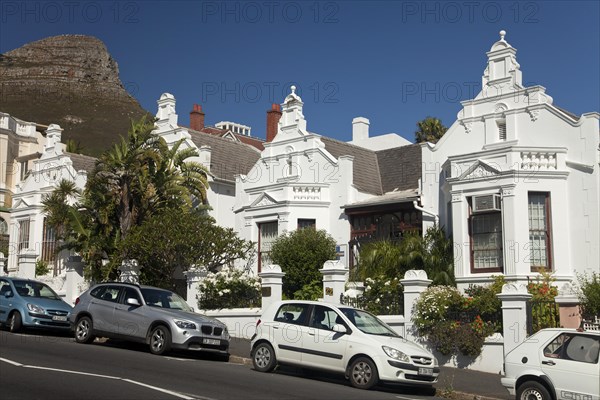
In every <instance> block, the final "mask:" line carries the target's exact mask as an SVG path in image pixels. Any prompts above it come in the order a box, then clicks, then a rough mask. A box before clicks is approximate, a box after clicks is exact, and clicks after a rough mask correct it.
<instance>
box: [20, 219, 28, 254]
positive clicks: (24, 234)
mask: <svg viewBox="0 0 600 400" xmlns="http://www.w3.org/2000/svg"><path fill="white" fill-rule="evenodd" d="M18 248H19V251H21V250H23V249H28V248H29V219H22V220H20V221H19V245H18Z"/></svg>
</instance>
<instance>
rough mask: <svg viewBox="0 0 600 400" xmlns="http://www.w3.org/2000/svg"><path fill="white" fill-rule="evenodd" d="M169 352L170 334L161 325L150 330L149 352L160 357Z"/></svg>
mask: <svg viewBox="0 0 600 400" xmlns="http://www.w3.org/2000/svg"><path fill="white" fill-rule="evenodd" d="M169 350H171V332H169V330H168V329H167V328H166V327H165V326H163V325H159V326H157V327H156V328H154V329H152V333H151V334H150V352H151V353H152V354H156V355H161V354H165V353H168V352H169Z"/></svg>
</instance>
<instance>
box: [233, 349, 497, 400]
mask: <svg viewBox="0 0 600 400" xmlns="http://www.w3.org/2000/svg"><path fill="white" fill-rule="evenodd" d="M229 362H230V363H233V364H241V365H252V359H250V358H246V357H240V356H234V355H230V356H229ZM435 395H436V396H437V397H443V398H446V399H455V400H505V399H501V398H498V397H486V396H481V395H478V394H474V393H466V392H458V391H453V392H452V393H451V394H444V393H443V391H442V390H440V389H437V390H436V393H435Z"/></svg>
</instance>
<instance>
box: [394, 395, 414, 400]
mask: <svg viewBox="0 0 600 400" xmlns="http://www.w3.org/2000/svg"><path fill="white" fill-rule="evenodd" d="M396 398H397V399H402V400H416V399H414V398H412V397H403V396H396Z"/></svg>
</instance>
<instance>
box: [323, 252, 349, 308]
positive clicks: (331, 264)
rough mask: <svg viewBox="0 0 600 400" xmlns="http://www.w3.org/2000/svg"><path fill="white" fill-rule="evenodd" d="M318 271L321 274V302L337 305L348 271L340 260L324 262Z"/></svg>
mask: <svg viewBox="0 0 600 400" xmlns="http://www.w3.org/2000/svg"><path fill="white" fill-rule="evenodd" d="M319 271H320V272H321V274H323V300H324V301H326V302H327V303H334V304H339V302H340V296H341V295H342V294H343V293H344V285H345V284H346V280H347V279H348V270H347V269H346V268H345V267H344V264H343V263H342V261H341V260H329V261H325V263H324V264H323V268H322V269H320V270H319Z"/></svg>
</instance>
